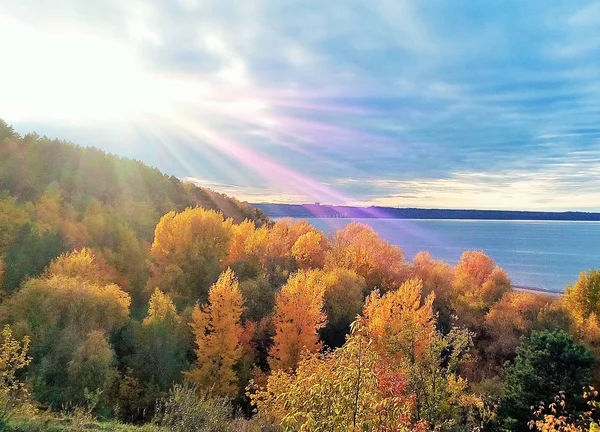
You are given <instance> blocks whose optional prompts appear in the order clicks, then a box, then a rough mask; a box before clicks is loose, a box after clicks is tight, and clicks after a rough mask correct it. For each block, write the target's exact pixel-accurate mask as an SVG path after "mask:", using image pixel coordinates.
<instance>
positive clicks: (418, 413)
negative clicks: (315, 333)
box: [363, 279, 489, 430]
mask: <svg viewBox="0 0 600 432" xmlns="http://www.w3.org/2000/svg"><path fill="white" fill-rule="evenodd" d="M422 288H423V285H422V281H421V280H420V279H411V280H409V281H407V282H405V283H404V284H403V285H402V286H401V287H400V288H399V289H398V290H395V291H389V292H387V293H385V294H384V295H381V294H380V293H379V292H378V291H374V292H373V293H372V294H371V295H370V296H369V297H368V298H367V301H366V304H365V308H364V312H363V316H364V322H365V324H364V325H365V329H366V331H367V332H368V335H369V336H370V337H371V338H372V340H373V345H374V347H375V348H376V349H378V350H379V351H380V352H382V353H383V354H385V355H386V356H388V357H390V358H392V359H393V361H394V364H395V365H396V367H398V368H400V369H401V370H402V371H403V372H404V374H405V376H406V378H407V380H408V389H409V390H410V391H411V392H413V393H414V395H415V411H414V416H415V419H416V420H425V421H427V423H428V424H429V425H430V426H431V427H432V429H433V430H435V428H436V427H437V428H441V430H446V428H449V427H451V426H452V425H455V424H457V423H461V422H463V423H464V422H468V421H472V420H473V418H477V419H481V422H482V423H485V422H486V421H487V420H489V419H486V418H483V417H485V416H484V415H483V414H482V412H481V409H482V408H483V402H482V400H481V398H479V397H478V396H477V395H474V394H471V393H469V391H468V386H467V382H466V380H465V379H464V378H462V377H461V376H460V375H459V369H460V366H461V364H462V363H463V362H464V360H466V359H467V358H468V352H469V350H470V349H471V347H472V335H471V334H470V332H468V331H467V330H464V329H459V328H452V329H451V330H450V331H449V332H448V334H446V335H443V334H441V333H439V332H438V331H437V330H436V328H435V316H434V314H433V306H432V305H433V300H434V294H433V293H430V294H429V295H428V296H427V297H425V298H422V295H421V292H422ZM467 413H471V414H474V413H475V414H476V415H471V416H470V417H468V418H467V417H466V416H467ZM475 426H477V427H479V426H481V425H480V424H477V425H475V424H474V425H473V427H475Z"/></svg>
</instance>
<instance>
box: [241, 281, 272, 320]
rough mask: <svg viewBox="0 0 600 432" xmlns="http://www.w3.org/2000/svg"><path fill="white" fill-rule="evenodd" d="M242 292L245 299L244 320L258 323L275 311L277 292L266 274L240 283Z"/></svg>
mask: <svg viewBox="0 0 600 432" xmlns="http://www.w3.org/2000/svg"><path fill="white" fill-rule="evenodd" d="M240 292H241V293H242V297H244V306H245V308H244V315H243V318H244V320H251V321H256V322H258V321H260V320H261V319H263V318H264V317H266V316H268V315H270V314H271V312H272V311H273V305H274V303H275V293H276V290H275V289H274V288H273V287H272V286H271V284H270V283H269V278H268V277H267V276H266V275H265V274H260V275H259V276H257V277H256V278H253V279H246V280H245V281H242V282H240Z"/></svg>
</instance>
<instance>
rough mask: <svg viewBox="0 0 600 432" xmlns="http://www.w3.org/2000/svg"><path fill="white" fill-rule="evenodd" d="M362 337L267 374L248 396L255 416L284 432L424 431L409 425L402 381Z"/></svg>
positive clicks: (409, 405) (409, 404)
mask: <svg viewBox="0 0 600 432" xmlns="http://www.w3.org/2000/svg"><path fill="white" fill-rule="evenodd" d="M357 326H358V324H357ZM362 333H363V332H362V331H361V330H360V329H358V330H357V331H356V332H355V333H354V334H353V335H352V336H351V337H350V339H349V340H348V342H347V343H346V344H345V345H344V346H343V347H341V348H338V349H337V350H335V351H333V352H332V353H328V354H325V355H320V354H314V353H313V354H307V356H306V357H304V358H302V359H301V360H300V361H299V363H298V367H297V369H296V371H295V372H285V371H283V370H278V371H276V372H274V373H273V374H271V375H270V376H269V379H268V383H267V386H266V388H259V389H258V390H257V391H256V393H251V398H252V402H253V404H254V405H255V406H256V407H257V409H258V411H259V413H260V415H262V416H265V417H267V418H268V419H271V421H273V422H275V423H279V424H281V426H282V427H283V428H284V429H285V430H298V431H300V430H310V431H329V430H340V431H341V430H345V431H362V430H382V431H383V430H389V431H392V430H393V431H410V430H415V431H417V430H418V431H425V430H426V427H425V426H426V425H425V424H424V423H418V424H413V423H412V421H411V412H412V410H413V409H414V396H413V395H411V394H410V392H408V391H407V381H406V379H405V377H404V376H403V375H402V374H401V373H399V372H398V371H396V370H395V369H394V368H393V366H391V364H390V363H388V362H387V361H385V360H384V359H383V358H382V357H380V355H379V354H378V352H377V351H376V350H375V349H374V347H373V344H372V343H371V341H370V340H369V339H368V338H367V337H365V336H364V335H363V334H362Z"/></svg>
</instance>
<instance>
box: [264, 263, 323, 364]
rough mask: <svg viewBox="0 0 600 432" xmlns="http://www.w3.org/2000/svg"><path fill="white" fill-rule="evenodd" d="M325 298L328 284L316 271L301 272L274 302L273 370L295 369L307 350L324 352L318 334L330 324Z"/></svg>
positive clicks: (289, 282)
mask: <svg viewBox="0 0 600 432" xmlns="http://www.w3.org/2000/svg"><path fill="white" fill-rule="evenodd" d="M324 295H325V284H324V283H323V282H322V281H321V280H320V279H319V273H318V272H316V271H314V270H313V271H311V270H309V271H305V270H300V271H298V272H297V273H295V274H294V275H292V276H291V277H290V278H289V280H288V282H287V283H286V284H285V285H284V286H283V287H282V288H281V291H280V292H279V293H278V294H277V297H276V299H275V311H274V317H273V323H274V325H275V337H274V338H273V346H272V347H271V349H270V351H269V365H270V366H271V369H273V370H279V369H283V370H288V369H294V368H295V367H296V366H297V364H298V361H299V360H300V356H301V354H302V353H303V352H304V351H307V352H313V353H314V352H317V351H319V350H320V349H321V347H322V344H321V342H319V333H318V331H319V330H320V329H321V328H323V327H324V326H325V324H326V322H327V317H326V315H325V313H324V312H323V303H324Z"/></svg>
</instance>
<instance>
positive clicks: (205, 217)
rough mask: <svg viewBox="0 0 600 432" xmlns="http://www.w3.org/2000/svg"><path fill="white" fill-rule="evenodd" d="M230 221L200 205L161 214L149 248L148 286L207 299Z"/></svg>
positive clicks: (225, 247) (224, 249)
mask: <svg viewBox="0 0 600 432" xmlns="http://www.w3.org/2000/svg"><path fill="white" fill-rule="evenodd" d="M230 225H231V221H225V220H224V219H223V215H222V214H221V213H217V212H215V211H212V210H204V209H202V208H195V209H186V210H185V211H183V212H181V213H176V212H170V213H167V214H166V215H165V216H163V217H162V218H161V219H160V222H159V223H158V225H157V226H156V231H155V235H154V242H153V243H152V248H151V249H150V258H151V265H150V273H151V277H150V279H149V280H148V285H147V286H148V288H149V289H151V290H154V289H155V288H156V287H165V289H167V290H168V292H169V293H171V294H172V295H173V296H174V297H179V298H183V299H186V300H187V301H188V302H193V301H195V300H199V301H200V302H206V300H207V296H208V288H209V287H210V286H211V285H212V284H213V283H214V282H215V281H216V280H217V277H218V276H219V273H220V272H221V263H222V261H223V260H224V259H225V256H226V253H227V250H228V248H229V242H230V234H229V231H230V230H229V226H230Z"/></svg>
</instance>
